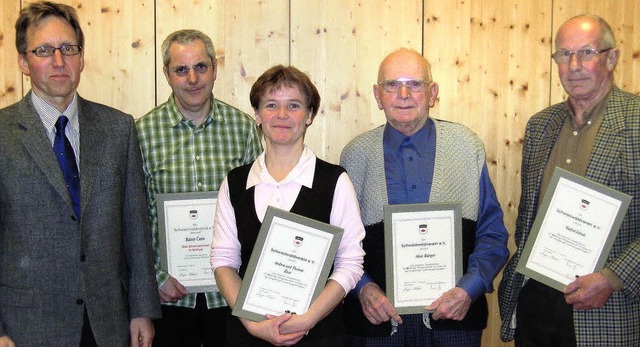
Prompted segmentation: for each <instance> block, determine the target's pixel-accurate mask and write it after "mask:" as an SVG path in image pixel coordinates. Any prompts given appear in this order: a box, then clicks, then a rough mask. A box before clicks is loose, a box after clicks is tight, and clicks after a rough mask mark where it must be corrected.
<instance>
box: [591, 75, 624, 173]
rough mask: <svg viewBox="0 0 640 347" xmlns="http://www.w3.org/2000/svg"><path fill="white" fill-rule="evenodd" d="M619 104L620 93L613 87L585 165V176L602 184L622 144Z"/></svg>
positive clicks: (622, 118) (622, 116) (614, 166)
mask: <svg viewBox="0 0 640 347" xmlns="http://www.w3.org/2000/svg"><path fill="white" fill-rule="evenodd" d="M621 105H622V100H621V95H620V93H619V90H618V89H617V88H616V87H614V89H613V91H612V92H611V99H610V100H609V103H608V105H607V109H606V111H605V114H604V118H603V120H602V124H601V125H600V130H599V131H598V134H597V135H596V140H595V143H594V145H593V152H592V153H591V158H590V159H589V165H588V167H587V173H586V176H587V178H589V179H592V180H595V181H597V182H600V183H603V184H606V183H607V181H608V177H610V174H611V170H614V169H615V168H616V165H611V163H612V162H616V163H617V159H618V158H619V153H620V150H621V147H622V146H623V141H624V137H623V136H622V135H623V130H624V127H625V117H624V114H623V113H622V112H621V109H622V108H621ZM612 160H613V161H612Z"/></svg>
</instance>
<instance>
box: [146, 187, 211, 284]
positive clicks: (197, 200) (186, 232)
mask: <svg viewBox="0 0 640 347" xmlns="http://www.w3.org/2000/svg"><path fill="white" fill-rule="evenodd" d="M217 196H218V193H217V192H204V193H203V192H197V193H176V194H158V195H157V204H158V205H157V206H158V232H159V236H160V240H159V241H160V267H161V268H162V269H163V270H165V271H167V272H168V273H169V274H170V275H171V276H173V277H174V278H176V279H177V280H178V281H179V282H180V283H181V284H182V285H183V286H185V287H186V288H187V290H188V291H189V292H190V293H202V292H211V291H215V290H217V287H216V281H215V278H214V276H213V271H211V260H210V252H211V238H212V237H213V218H214V216H215V213H216V204H217V200H218V199H217Z"/></svg>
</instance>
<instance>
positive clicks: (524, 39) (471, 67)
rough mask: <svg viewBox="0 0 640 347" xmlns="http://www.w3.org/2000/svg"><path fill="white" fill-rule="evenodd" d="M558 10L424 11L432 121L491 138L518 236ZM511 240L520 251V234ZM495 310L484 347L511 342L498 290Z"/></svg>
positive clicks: (482, 7) (513, 4)
mask: <svg viewBox="0 0 640 347" xmlns="http://www.w3.org/2000/svg"><path fill="white" fill-rule="evenodd" d="M550 5H551V1H550V0H536V1H527V0H509V1H507V2H504V3H503V4H502V5H501V6H487V3H486V2H483V1H480V0H475V1H464V2H462V1H455V2H454V1H446V2H445V1H442V2H428V5H427V6H425V9H424V18H425V30H424V31H425V35H424V37H425V38H424V52H425V56H426V57H427V58H429V59H430V61H431V62H432V68H433V74H434V80H435V81H436V82H438V84H439V86H440V92H439V97H438V102H437V104H436V107H435V108H434V109H433V110H432V113H431V116H432V117H434V118H440V119H446V120H451V121H455V122H459V123H462V124H465V125H467V126H468V127H470V128H471V129H472V130H473V131H474V132H475V133H476V134H477V135H478V136H479V137H480V138H481V139H482V140H483V142H484V144H485V149H486V152H487V162H488V168H489V173H490V175H491V178H492V180H493V183H494V186H495V189H496V193H497V196H498V199H499V200H500V203H501V206H502V208H503V211H504V213H505V217H504V221H505V224H506V225H507V228H508V230H509V231H510V234H511V235H513V231H514V229H515V227H514V225H515V219H516V217H517V206H518V200H519V197H520V189H519V188H520V160H521V153H522V145H521V144H522V136H523V133H524V127H525V125H526V122H527V120H528V118H529V117H530V116H531V115H532V114H533V113H535V112H536V111H537V110H539V109H541V108H542V107H545V106H546V105H547V104H548V94H549V82H548V78H549V67H550V65H549V58H548V56H549V54H550V51H549V50H550V48H549V42H550V36H549V26H550V24H551V16H550ZM509 242H510V243H509V245H510V247H511V249H513V247H514V245H513V238H512V237H511V238H510V241H509ZM499 279H500V276H498V278H497V279H496V281H494V287H495V288H497V285H498V283H499ZM489 306H490V307H489V309H490V319H489V324H488V327H487V329H486V330H485V333H484V336H483V345H487V346H506V345H510V344H502V343H499V334H500V324H501V321H500V318H499V312H498V303H497V295H496V293H495V292H494V293H493V294H491V295H489Z"/></svg>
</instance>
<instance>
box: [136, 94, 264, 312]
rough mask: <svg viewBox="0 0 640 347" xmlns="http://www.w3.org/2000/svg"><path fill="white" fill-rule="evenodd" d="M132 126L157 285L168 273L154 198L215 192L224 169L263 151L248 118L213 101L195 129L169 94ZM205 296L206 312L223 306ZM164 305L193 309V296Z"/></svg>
mask: <svg viewBox="0 0 640 347" xmlns="http://www.w3.org/2000/svg"><path fill="white" fill-rule="evenodd" d="M136 128H137V130H138V137H139V139H140V149H141V151H142V158H143V161H144V164H143V165H144V176H145V184H146V187H147V204H148V207H149V220H150V222H151V232H152V236H153V253H154V257H155V265H156V280H157V281H158V287H160V286H161V285H162V284H163V283H164V281H166V280H167V278H168V277H169V274H167V272H165V271H162V270H160V268H159V266H160V252H159V244H158V240H159V237H158V211H157V207H156V194H161V193H186V192H206V191H217V190H218V189H219V188H220V184H221V183H222V180H223V179H224V177H225V176H226V175H227V173H228V172H229V170H231V169H233V168H235V167H236V166H240V165H243V164H247V163H251V162H253V161H254V160H255V158H256V157H258V155H259V154H260V153H262V144H261V142H260V137H259V135H258V131H257V128H256V125H255V122H254V121H253V119H252V118H251V117H249V115H247V114H246V113H244V112H242V111H240V110H238V109H236V108H234V107H232V106H230V105H228V104H226V103H224V102H222V101H219V100H216V99H214V98H213V97H212V106H211V111H210V112H209V114H208V115H207V117H206V119H205V120H204V122H203V123H202V124H201V125H200V126H198V127H196V126H195V125H194V123H193V122H192V121H191V120H187V119H185V118H184V117H183V116H182V114H181V113H180V110H179V109H178V107H177V106H176V103H175V101H174V98H173V95H171V96H170V97H169V100H168V101H167V102H165V103H164V104H161V105H159V106H158V107H156V108H154V109H153V110H151V111H150V112H149V113H147V114H146V115H145V116H144V117H142V118H140V119H138V120H137V121H136ZM206 297H207V307H208V308H215V307H221V306H226V305H227V303H226V302H225V301H224V298H223V297H222V295H221V294H220V293H219V292H212V293H206ZM165 305H173V306H180V307H190V308H193V307H195V305H196V294H189V295H187V296H186V297H184V298H183V299H182V300H179V301H178V302H176V303H165Z"/></svg>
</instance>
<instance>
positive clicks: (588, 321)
mask: <svg viewBox="0 0 640 347" xmlns="http://www.w3.org/2000/svg"><path fill="white" fill-rule="evenodd" d="M555 44H556V53H554V54H553V59H554V60H555V61H556V63H557V65H558V72H559V75H560V81H561V82H562V85H563V87H564V89H565V91H566V92H567V93H568V94H569V98H568V100H567V101H566V102H562V103H559V104H556V105H553V106H551V107H548V108H546V109H544V110H542V111H541V112H539V113H538V114H536V115H534V116H533V117H532V118H531V119H530V120H529V123H528V124H527V129H526V133H525V140H524V149H523V158H522V196H521V198H520V206H519V208H518V219H517V221H516V232H515V242H516V246H517V247H518V249H517V251H516V253H515V254H514V256H513V257H512V259H511V260H510V261H509V263H508V264H507V266H506V267H505V269H504V276H503V278H502V281H501V283H500V287H499V290H498V293H499V302H500V314H501V316H502V330H501V337H502V339H503V340H505V341H506V340H512V339H514V337H515V345H516V346H518V347H519V346H576V345H578V346H598V347H603V346H640V97H638V96H636V95H633V94H630V93H626V92H624V91H622V90H620V89H619V88H617V87H616V86H615V85H614V84H613V71H614V69H615V66H616V63H617V62H618V58H619V56H620V52H619V51H618V49H617V48H615V39H614V35H613V31H612V30H611V28H610V27H609V25H608V24H607V23H606V22H605V21H604V20H602V19H601V18H599V17H596V16H589V15H582V16H577V17H574V18H571V19H569V20H568V21H567V22H565V23H564V24H563V25H562V26H561V27H560V29H559V30H558V34H557V35H556V41H555ZM555 167H561V168H563V169H566V170H569V171H571V172H573V173H576V174H579V175H581V176H585V177H586V178H588V179H591V180H593V181H596V182H598V183H601V184H603V185H606V186H609V187H611V188H613V189H616V190H618V191H621V192H624V193H626V194H628V195H631V196H632V197H633V199H632V200H631V205H630V206H629V210H628V211H627V214H626V216H625V217H624V220H623V223H622V226H621V228H620V231H619V232H618V235H617V237H616V239H615V242H614V244H613V247H612V249H611V252H610V253H609V255H608V258H607V261H606V264H605V266H604V268H603V269H601V270H600V271H597V272H595V273H592V274H587V275H583V276H580V277H579V278H577V279H576V280H575V281H573V282H572V283H570V284H569V285H567V286H566V287H565V289H564V290H563V292H560V291H557V290H555V289H552V288H550V287H547V286H545V285H544V284H541V283H539V282H537V281H535V280H533V279H528V280H527V279H525V277H524V276H523V275H522V274H519V273H517V272H515V267H516V265H517V263H518V261H519V259H520V257H521V255H522V251H523V247H524V245H525V242H526V240H527V238H528V236H529V233H530V231H531V227H532V225H533V221H534V219H535V217H536V213H537V211H538V206H539V204H540V201H541V199H542V196H544V193H545V190H546V188H547V186H548V184H549V179H550V177H551V175H552V173H553V170H554V168H555Z"/></svg>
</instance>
